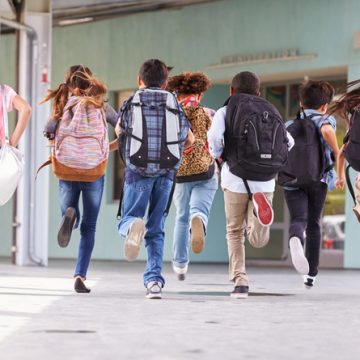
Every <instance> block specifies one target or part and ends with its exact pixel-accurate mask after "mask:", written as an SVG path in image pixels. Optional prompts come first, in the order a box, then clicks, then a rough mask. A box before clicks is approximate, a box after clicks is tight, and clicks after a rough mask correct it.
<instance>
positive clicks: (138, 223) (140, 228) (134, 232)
mask: <svg viewBox="0 0 360 360" xmlns="http://www.w3.org/2000/svg"><path fill="white" fill-rule="evenodd" d="M145 232H146V229H145V224H144V221H143V220H142V219H136V220H135V221H134V222H133V224H132V225H131V228H130V231H129V234H128V235H127V237H126V240H125V245H124V254H125V257H126V259H127V260H128V261H134V260H136V258H137V257H138V256H139V253H140V247H141V243H142V241H143V239H144V236H145ZM129 239H131V241H130V240H129Z"/></svg>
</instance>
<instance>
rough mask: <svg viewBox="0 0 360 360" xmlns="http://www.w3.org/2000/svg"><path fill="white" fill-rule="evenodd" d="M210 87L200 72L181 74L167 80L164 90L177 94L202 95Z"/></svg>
mask: <svg viewBox="0 0 360 360" xmlns="http://www.w3.org/2000/svg"><path fill="white" fill-rule="evenodd" d="M210 86H211V82H210V79H209V78H208V77H207V76H206V75H205V74H204V73H202V72H183V73H181V74H180V75H175V76H172V77H170V78H169V80H168V83H167V87H166V89H167V90H169V91H175V92H176V93H178V94H184V95H186V94H202V93H204V92H205V91H206V90H207V89H208V88H209V87H210Z"/></svg>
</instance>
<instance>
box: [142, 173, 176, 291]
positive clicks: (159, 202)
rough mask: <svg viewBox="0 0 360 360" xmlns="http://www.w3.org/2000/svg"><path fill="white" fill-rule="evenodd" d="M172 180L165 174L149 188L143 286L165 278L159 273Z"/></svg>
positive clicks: (162, 280) (160, 281) (162, 282)
mask: <svg viewBox="0 0 360 360" xmlns="http://www.w3.org/2000/svg"><path fill="white" fill-rule="evenodd" d="M172 186H173V181H172V180H170V179H169V178H167V177H166V176H161V177H158V178H155V179H154V185H153V187H152V190H151V196H150V203H149V213H148V221H147V223H146V228H147V232H146V236H145V246H146V250H147V254H148V258H147V264H146V268H145V272H144V285H145V287H146V286H147V284H148V283H149V282H152V281H156V282H159V283H161V284H162V286H163V285H164V283H165V280H164V278H163V276H162V274H161V272H162V264H163V252H164V236H165V233H164V225H165V214H164V212H165V209H166V206H167V204H168V201H169V196H170V192H171V189H172Z"/></svg>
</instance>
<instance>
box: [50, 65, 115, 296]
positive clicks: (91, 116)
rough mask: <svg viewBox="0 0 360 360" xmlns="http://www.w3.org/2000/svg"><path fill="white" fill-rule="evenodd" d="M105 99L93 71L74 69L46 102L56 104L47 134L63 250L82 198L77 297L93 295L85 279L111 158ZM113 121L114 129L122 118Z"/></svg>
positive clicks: (75, 223) (76, 279) (76, 225)
mask: <svg viewBox="0 0 360 360" xmlns="http://www.w3.org/2000/svg"><path fill="white" fill-rule="evenodd" d="M105 95H106V87H105V85H104V84H103V83H102V82H101V81H100V80H98V79H97V78H95V77H94V76H93V74H92V72H91V70H90V69H89V68H88V67H85V66H83V65H74V66H72V67H71V68H70V69H69V70H68V72H67V74H66V76H65V81H64V83H62V84H60V85H59V86H58V88H57V89H56V90H52V91H49V94H48V95H47V96H46V97H45V99H44V101H43V102H46V101H49V100H53V111H52V120H50V121H49V122H48V124H47V125H46V127H45V131H44V135H45V136H46V137H47V138H49V139H50V140H51V141H54V151H53V154H52V166H53V172H54V174H55V175H56V176H57V177H58V178H59V195H60V208H61V214H62V217H63V219H62V222H61V225H60V229H59V232H58V242H59V245H60V246H61V247H66V246H67V245H68V244H69V241H70V238H71V234H72V230H73V229H74V228H77V227H78V226H79V223H80V209H79V199H80V195H82V201H83V216H82V220H81V225H80V235H81V237H80V245H79V253H78V258H77V263H76V269H75V274H74V278H75V284H74V289H75V291H76V292H78V293H89V292H90V289H89V288H88V287H87V286H86V285H85V280H86V275H87V271H88V268H89V264H90V259H91V254H92V251H93V248H94V244H95V230H96V223H97V218H98V214H99V211H100V205H101V199H102V195H103V189H104V173H105V170H106V164H107V159H108V155H109V141H108V131H107V124H106V115H105V108H106V106H105V102H104V99H105ZM112 121H113V125H115V124H116V121H117V119H112ZM114 122H115V124H114ZM116 148H117V141H114V142H112V143H111V144H110V150H111V151H112V150H116Z"/></svg>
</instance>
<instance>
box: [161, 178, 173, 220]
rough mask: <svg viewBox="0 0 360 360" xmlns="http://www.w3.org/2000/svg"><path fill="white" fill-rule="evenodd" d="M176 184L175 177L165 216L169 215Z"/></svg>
mask: <svg viewBox="0 0 360 360" xmlns="http://www.w3.org/2000/svg"><path fill="white" fill-rule="evenodd" d="M175 186H176V181H175V179H174V180H173V184H172V187H171V191H170V196H169V200H168V202H167V205H166V208H165V211H164V216H165V217H166V216H168V214H169V211H170V207H171V203H172V199H173V196H174V191H175Z"/></svg>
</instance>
